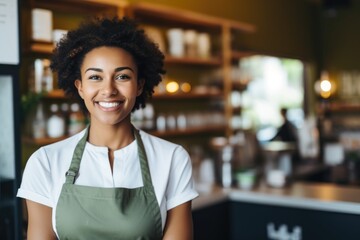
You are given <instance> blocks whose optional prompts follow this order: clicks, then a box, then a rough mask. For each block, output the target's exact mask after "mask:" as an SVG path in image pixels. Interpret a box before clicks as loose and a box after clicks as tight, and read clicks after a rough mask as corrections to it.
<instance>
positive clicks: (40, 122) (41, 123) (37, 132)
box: [32, 103, 46, 139]
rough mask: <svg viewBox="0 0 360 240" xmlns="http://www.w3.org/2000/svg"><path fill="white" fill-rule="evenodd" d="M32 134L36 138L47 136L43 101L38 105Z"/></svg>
mask: <svg viewBox="0 0 360 240" xmlns="http://www.w3.org/2000/svg"><path fill="white" fill-rule="evenodd" d="M32 136H33V138H35V139H39V138H44V137H46V120H45V114H44V109H43V105H42V103H40V104H38V105H37V108H36V114H35V118H34V119H33V121H32Z"/></svg>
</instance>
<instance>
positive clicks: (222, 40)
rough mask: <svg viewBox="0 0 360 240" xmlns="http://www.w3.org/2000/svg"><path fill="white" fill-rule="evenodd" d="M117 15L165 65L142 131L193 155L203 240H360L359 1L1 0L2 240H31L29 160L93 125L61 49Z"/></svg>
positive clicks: (198, 230) (139, 117)
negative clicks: (60, 59)
mask: <svg viewBox="0 0 360 240" xmlns="http://www.w3.org/2000/svg"><path fill="white" fill-rule="evenodd" d="M115 15H117V16H128V17H131V18H135V19H137V20H138V21H139V24H140V25H141V26H142V27H143V28H144V30H145V32H146V33H147V34H148V36H149V37H150V38H152V39H153V40H154V41H155V42H156V43H157V44H158V46H159V48H160V50H162V52H163V53H164V54H165V68H166V70H167V73H166V74H165V75H164V76H163V81H162V82H161V83H160V84H159V86H158V87H157V89H156V91H155V94H154V96H153V97H152V99H151V101H150V102H149V103H148V104H147V105H146V108H144V109H142V110H139V111H136V112H135V113H133V115H132V122H133V123H134V125H136V126H137V127H138V128H140V129H142V130H144V131H147V132H149V133H150V134H153V135H155V136H159V137H161V138H164V139H167V140H169V141H172V142H175V143H178V144H181V145H183V146H184V147H185V149H186V150H187V151H188V152H189V154H190V156H191V159H192V163H193V176H194V181H195V186H196V188H197V190H198V191H199V193H200V197H199V198H198V199H196V200H195V201H194V203H193V212H194V226H195V233H194V234H195V239H325V238H326V239H355V238H356V237H355V238H353V237H354V236H358V235H357V234H356V233H357V232H356V231H360V230H358V229H360V228H358V227H357V226H358V224H356V222H359V221H358V220H359V214H360V204H359V203H360V198H359V197H358V196H360V195H359V194H360V190H359V189H360V188H359V187H360V152H359V151H360V148H359V146H360V121H359V115H360V61H359V60H358V55H359V53H360V46H359V43H360V29H359V27H357V24H358V23H359V22H360V1H357V0H293V1H286V0H274V1H271V2H269V1H261V0H252V1H248V0H237V1H235V0H223V1H204V0H198V1H189V0H182V1H175V0H174V1H165V0H148V1H135V0H133V1H131V0H128V1H119V0H83V1H71V0H53V1H49V0H0V32H1V36H2V37H1V38H0V91H1V94H0V98H1V101H0V112H1V114H0V116H1V117H0V121H1V124H2V130H1V131H0V133H1V135H2V136H3V137H2V138H1V139H0V217H1V219H0V239H25V238H26V233H25V232H26V225H27V220H26V209H25V207H24V206H23V204H22V202H21V201H20V200H19V199H16V197H15V195H16V191H17V188H18V186H19V184H20V181H21V174H22V171H23V169H24V167H25V164H26V161H27V159H28V158H29V156H30V155H31V154H32V153H33V152H34V151H35V150H36V149H38V148H39V147H41V146H44V145H47V144H50V143H53V142H56V141H59V140H61V139H64V138H66V137H69V136H71V135H73V134H75V133H77V132H79V131H81V130H82V129H83V128H84V127H85V126H86V124H88V119H87V116H84V115H83V114H82V112H81V110H80V109H79V105H78V104H77V103H76V102H75V101H74V100H73V99H68V98H66V97H65V96H64V93H63V92H62V91H61V90H59V89H58V88H57V79H56V76H55V75H54V74H53V73H52V72H51V71H50V68H49V64H50V61H49V60H50V56H51V53H52V50H53V48H54V46H55V44H56V43H57V42H58V41H59V40H60V39H61V37H62V36H63V34H65V33H66V32H67V31H68V30H70V29H73V28H76V27H77V26H78V24H79V23H80V22H81V21H82V20H84V19H87V18H89V17H93V16H115ZM294 198H296V199H295V200H294ZM299 199H302V200H304V201H302V200H301V201H300V200H299ZM298 200H299V201H298ZM279 202H280V203H281V204H279ZM324 202H325V203H327V204H330V205H326V204H322V203H324ZM333 203H334V204H335V205H331V204H333ZM338 203H341V204H343V205H341V204H340V205H341V206H340V205H336V204H338ZM346 204H350V205H346ZM275 206H276V207H275ZM305 206H306V207H305ZM309 206H310V207H309ZM350 206H351V207H352V211H349V210H347V209H348V208H350ZM309 209H310V210H309ZM260 211H261V213H263V216H262V217H261V216H260V215H259V216H258V217H256V218H252V217H251V216H253V215H254V213H257V214H260ZM334 212H335V215H334ZM287 216H297V217H294V218H293V220H291V221H290V220H289V219H288V218H287ZM309 219H313V221H310V220H309ZM316 219H318V220H316ZM319 219H320V220H319ZM324 219H326V220H324ZM219 221H220V223H219ZM317 221H321V222H322V223H323V225H322V227H321V228H320V229H322V230H319V229H318V228H316V227H315V226H316V222H317ZM334 224H335V225H336V226H338V227H337V228H333V227H331V226H333V225H334ZM256 226H258V229H261V230H258V229H257V227H256ZM239 229H240V230H239ZM326 234H328V235H326ZM344 236H347V237H345V238H344Z"/></svg>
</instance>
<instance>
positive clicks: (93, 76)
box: [89, 75, 101, 80]
mask: <svg viewBox="0 0 360 240" xmlns="http://www.w3.org/2000/svg"><path fill="white" fill-rule="evenodd" d="M89 79H91V80H100V79H101V78H100V76H98V75H91V76H90V77H89Z"/></svg>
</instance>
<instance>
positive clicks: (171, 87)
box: [166, 81, 179, 93]
mask: <svg viewBox="0 0 360 240" xmlns="http://www.w3.org/2000/svg"><path fill="white" fill-rule="evenodd" d="M178 90H179V84H178V83H177V82H174V81H171V82H168V83H167V84H166V91H167V92H169V93H175V92H177V91H178Z"/></svg>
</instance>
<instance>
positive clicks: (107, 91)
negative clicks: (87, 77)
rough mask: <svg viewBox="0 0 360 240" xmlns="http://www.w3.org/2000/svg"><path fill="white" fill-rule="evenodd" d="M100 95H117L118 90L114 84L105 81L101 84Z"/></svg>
mask: <svg viewBox="0 0 360 240" xmlns="http://www.w3.org/2000/svg"><path fill="white" fill-rule="evenodd" d="M101 93H102V95H104V96H113V95H116V94H117V93H118V90H117V89H116V87H115V83H114V82H113V81H111V80H106V81H104V82H103V86H102V92H101Z"/></svg>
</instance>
